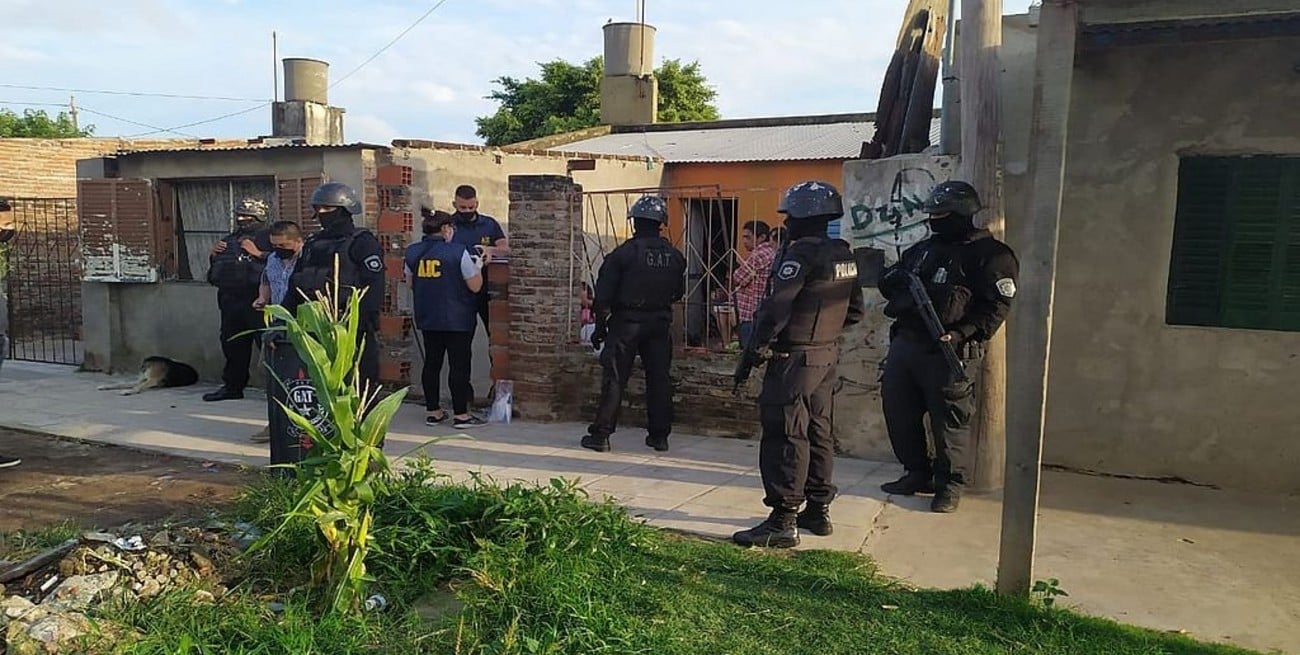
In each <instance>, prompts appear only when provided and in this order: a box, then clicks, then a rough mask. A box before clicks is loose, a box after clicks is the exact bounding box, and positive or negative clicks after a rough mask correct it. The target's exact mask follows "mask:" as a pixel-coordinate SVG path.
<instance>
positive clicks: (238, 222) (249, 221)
mask: <svg viewBox="0 0 1300 655" xmlns="http://www.w3.org/2000/svg"><path fill="white" fill-rule="evenodd" d="M256 224H257V219H253V218H248V217H246V216H240V217H239V218H236V219H235V226H236V227H238V228H239V229H241V230H247V229H249V228H251V227H253V226H254V225H256Z"/></svg>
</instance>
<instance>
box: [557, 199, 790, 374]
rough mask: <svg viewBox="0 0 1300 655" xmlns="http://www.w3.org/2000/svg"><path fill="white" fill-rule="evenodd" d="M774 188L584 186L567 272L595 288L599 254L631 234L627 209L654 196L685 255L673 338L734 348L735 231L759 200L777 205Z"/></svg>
mask: <svg viewBox="0 0 1300 655" xmlns="http://www.w3.org/2000/svg"><path fill="white" fill-rule="evenodd" d="M777 193H778V191H777V190H770V189H724V188H722V187H720V186H718V185H705V186H689V187H667V188H639V189H617V190H609V191H587V192H584V193H583V202H582V213H583V218H582V220H583V226H582V242H581V243H579V244H575V247H574V249H573V261H572V262H571V266H570V268H571V276H572V277H573V279H574V280H575V281H576V283H577V284H578V286H582V285H586V287H587V289H594V288H595V283H596V276H597V273H598V272H599V270H600V264H601V262H603V261H604V258H605V255H606V254H607V253H609V252H610V251H611V250H613V249H614V248H615V247H616V246H618V244H619V243H622V242H623V241H624V240H625V239H627V238H628V237H629V236H630V235H631V231H632V228H631V225H630V221H628V219H627V218H626V216H627V210H628V208H629V207H630V206H631V205H632V204H633V203H635V202H636V201H637V199H639V198H641V197H642V196H645V195H651V194H657V195H659V196H661V197H663V198H665V199H666V200H667V201H668V204H669V212H670V220H671V221H680V225H674V226H671V228H670V229H669V230H666V231H665V236H671V237H672V241H673V245H674V246H676V247H677V248H678V249H679V250H681V252H682V254H684V255H685V256H686V275H685V277H686V279H685V287H686V294H685V297H684V298H683V299H682V302H681V303H680V304H679V307H678V315H677V316H676V321H675V322H676V324H675V326H674V328H675V329H676V330H677V331H678V336H679V337H680V338H681V339H682V343H683V344H684V345H686V346H687V347H689V348H707V349H709V350H714V351H721V350H728V349H732V348H735V347H736V345H737V344H736V335H735V327H736V325H735V323H736V321H735V318H736V317H735V314H734V308H733V306H732V303H731V301H730V298H731V294H732V291H733V289H732V284H731V276H732V273H733V272H734V271H735V270H736V267H737V266H739V265H740V263H741V262H742V261H744V259H743V254H742V253H741V252H740V250H741V246H740V231H741V229H742V226H743V224H744V223H745V222H747V221H749V220H751V219H753V218H756V217H758V212H757V207H758V206H760V205H762V206H767V205H775V201H774V198H775V196H776V194H777ZM769 195H770V196H771V197H767V196H769ZM580 301H581V292H580V293H579V294H576V295H575V297H574V298H571V299H570V305H569V309H570V311H569V315H570V316H581V315H582V314H581V306H580V304H579V303H580ZM577 324H578V325H580V324H581V322H580V321H579V322H578V323H577ZM578 335H579V332H578V331H577V330H573V331H571V332H570V336H571V337H572V338H573V339H575V340H576V339H578V338H579V336H578Z"/></svg>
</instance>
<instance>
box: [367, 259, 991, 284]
mask: <svg viewBox="0 0 1300 655" xmlns="http://www.w3.org/2000/svg"><path fill="white" fill-rule="evenodd" d="M361 263H362V265H364V266H365V267H366V270H367V271H370V272H371V273H378V272H379V271H382V270H384V260H383V258H382V257H380V256H379V255H371V256H369V257H366V260H365V261H364V262H361ZM999 284H1001V283H999Z"/></svg>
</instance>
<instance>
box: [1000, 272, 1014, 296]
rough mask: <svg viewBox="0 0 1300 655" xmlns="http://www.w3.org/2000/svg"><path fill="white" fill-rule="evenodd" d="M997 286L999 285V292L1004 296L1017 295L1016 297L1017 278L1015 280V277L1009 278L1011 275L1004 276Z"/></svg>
mask: <svg viewBox="0 0 1300 655" xmlns="http://www.w3.org/2000/svg"><path fill="white" fill-rule="evenodd" d="M997 286H998V293H1000V294H1002V295H1004V296H1006V297H1008V298H1015V297H1016V281H1015V280H1013V279H1011V278H1009V277H1004V278H1002V279H1001V280H998V284H997Z"/></svg>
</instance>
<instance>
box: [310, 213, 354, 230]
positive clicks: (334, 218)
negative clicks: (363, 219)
mask: <svg viewBox="0 0 1300 655" xmlns="http://www.w3.org/2000/svg"><path fill="white" fill-rule="evenodd" d="M316 218H317V219H318V220H320V226H321V227H322V228H324V229H326V230H330V231H332V232H333V231H338V230H341V229H343V228H346V227H347V226H349V225H351V223H352V217H351V216H349V215H348V214H347V213H345V212H342V211H339V210H338V209H335V210H334V211H331V212H326V213H321V214H316Z"/></svg>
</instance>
